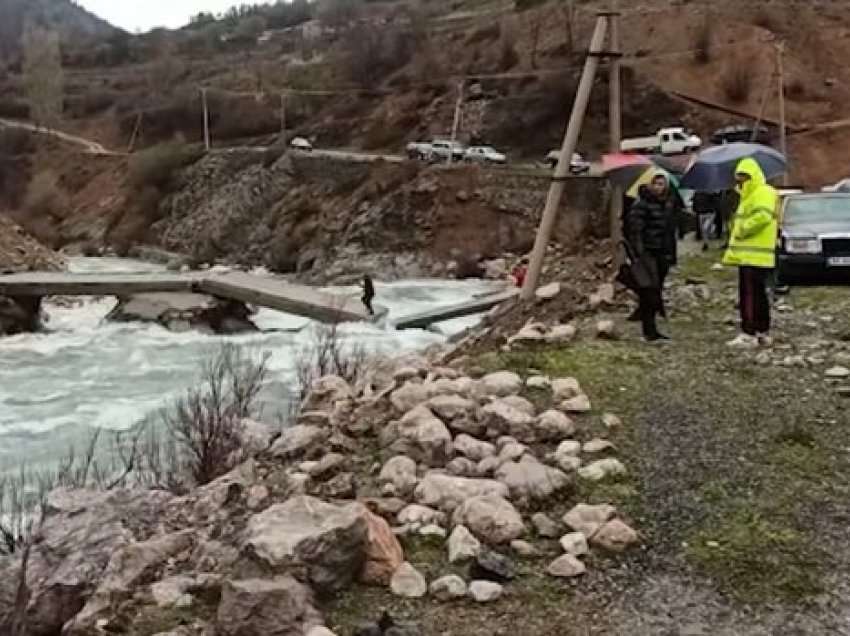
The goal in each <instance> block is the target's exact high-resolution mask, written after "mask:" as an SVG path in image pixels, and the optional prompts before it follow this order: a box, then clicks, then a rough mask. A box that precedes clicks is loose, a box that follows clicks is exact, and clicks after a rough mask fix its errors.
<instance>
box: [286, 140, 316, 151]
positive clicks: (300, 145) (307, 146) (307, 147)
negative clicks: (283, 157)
mask: <svg viewBox="0 0 850 636" xmlns="http://www.w3.org/2000/svg"><path fill="white" fill-rule="evenodd" d="M289 147H290V148H293V149H295V150H303V151H304V152H310V151H312V150H313V144H311V143H310V142H309V141H307V140H306V139H304V137H295V138H294V139H293V140H292V141H290V142H289Z"/></svg>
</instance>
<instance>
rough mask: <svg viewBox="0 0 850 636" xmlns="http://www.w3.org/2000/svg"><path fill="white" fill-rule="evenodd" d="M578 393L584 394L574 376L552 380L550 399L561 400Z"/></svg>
mask: <svg viewBox="0 0 850 636" xmlns="http://www.w3.org/2000/svg"><path fill="white" fill-rule="evenodd" d="M579 395H584V391H582V390H581V385H580V384H579V383H578V380H576V379H575V378H556V379H554V380H552V400H553V401H555V402H563V401H564V400H569V399H570V398H574V397H576V396H579Z"/></svg>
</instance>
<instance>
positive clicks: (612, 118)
mask: <svg viewBox="0 0 850 636" xmlns="http://www.w3.org/2000/svg"><path fill="white" fill-rule="evenodd" d="M617 5H618V3H617V2H616V1H615V2H614V3H613V9H614V10H613V11H611V12H610V13H609V14H608V16H607V17H608V20H609V22H608V28H609V30H610V34H609V36H608V37H609V41H610V47H609V53H610V57H609V75H608V125H609V131H610V137H611V140H610V141H611V146H610V148H611V152H620V142H621V141H622V139H623V111H622V108H623V105H622V104H623V102H622V86H621V83H620V81H621V74H620V14H619V12H618V11H617V8H618V6H617ZM609 212H610V219H609V221H610V236H611V241H612V242H613V243H614V245H615V246H617V245H619V243H620V240H621V239H622V238H623V237H622V233H623V225H622V216H623V186H620V185H614V186H613V187H612V188H611V206H610V210H609ZM617 253H619V250H617Z"/></svg>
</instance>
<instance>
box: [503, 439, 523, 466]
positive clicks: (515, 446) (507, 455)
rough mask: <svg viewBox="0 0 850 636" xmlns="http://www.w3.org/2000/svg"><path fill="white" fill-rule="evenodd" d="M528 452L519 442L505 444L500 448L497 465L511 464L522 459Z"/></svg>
mask: <svg viewBox="0 0 850 636" xmlns="http://www.w3.org/2000/svg"><path fill="white" fill-rule="evenodd" d="M527 452H528V446H526V445H525V444H520V443H519V442H511V443H509V444H505V445H504V446H502V450H500V451H499V455H498V458H499V465H500V466H501V465H502V464H503V463H505V462H513V461H517V460H519V459H521V458H522V456H523V455H525V454H526V453H527Z"/></svg>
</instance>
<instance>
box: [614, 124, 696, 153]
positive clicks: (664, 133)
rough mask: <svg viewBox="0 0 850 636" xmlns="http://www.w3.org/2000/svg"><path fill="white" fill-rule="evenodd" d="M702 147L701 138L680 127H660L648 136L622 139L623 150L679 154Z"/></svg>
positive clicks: (621, 146) (621, 148) (621, 147)
mask: <svg viewBox="0 0 850 636" xmlns="http://www.w3.org/2000/svg"><path fill="white" fill-rule="evenodd" d="M700 148H702V139H700V138H699V137H698V136H696V135H694V134H693V133H690V132H688V131H687V130H686V129H685V128H682V127H673V128H662V129H660V130H659V131H658V132H657V133H655V134H654V135H652V136H650V137H636V138H633V139H624V140H623V141H622V142H621V143H620V150H622V151H623V152H643V153H655V154H661V155H680V154H683V153H686V152H691V151H695V150H699V149H700Z"/></svg>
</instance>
